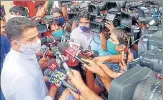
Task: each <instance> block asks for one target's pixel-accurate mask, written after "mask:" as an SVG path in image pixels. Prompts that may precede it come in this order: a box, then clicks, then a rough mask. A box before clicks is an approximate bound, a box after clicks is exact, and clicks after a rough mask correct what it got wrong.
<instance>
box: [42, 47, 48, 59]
mask: <svg viewBox="0 0 163 100" xmlns="http://www.w3.org/2000/svg"><path fill="white" fill-rule="evenodd" d="M48 50H49V48H48V47H47V46H46V45H42V46H41V51H42V53H43V58H45V55H46V53H47V52H48Z"/></svg>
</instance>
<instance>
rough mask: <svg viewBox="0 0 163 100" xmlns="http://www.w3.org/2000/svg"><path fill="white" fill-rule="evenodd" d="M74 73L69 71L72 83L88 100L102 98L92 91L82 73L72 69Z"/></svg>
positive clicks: (99, 99)
mask: <svg viewBox="0 0 163 100" xmlns="http://www.w3.org/2000/svg"><path fill="white" fill-rule="evenodd" d="M71 71H72V73H69V74H68V76H69V78H70V81H71V82H72V84H74V85H75V87H76V88H77V89H78V90H79V91H80V93H81V95H82V96H83V97H84V98H85V99H86V100H102V99H101V98H100V97H99V96H97V95H96V94H95V93H94V92H93V91H91V90H90V89H89V88H88V87H87V86H86V85H85V84H84V82H83V80H82V78H81V75H80V73H79V72H78V71H75V70H71Z"/></svg>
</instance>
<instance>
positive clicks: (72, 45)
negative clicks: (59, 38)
mask: <svg viewBox="0 0 163 100" xmlns="http://www.w3.org/2000/svg"><path fill="white" fill-rule="evenodd" d="M69 45H70V47H72V48H74V49H77V50H81V44H79V43H77V42H72V41H70V42H69Z"/></svg>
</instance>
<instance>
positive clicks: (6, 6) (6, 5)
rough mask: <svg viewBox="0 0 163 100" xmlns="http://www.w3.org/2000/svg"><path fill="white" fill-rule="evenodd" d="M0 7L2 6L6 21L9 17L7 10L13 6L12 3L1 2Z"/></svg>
mask: <svg viewBox="0 0 163 100" xmlns="http://www.w3.org/2000/svg"><path fill="white" fill-rule="evenodd" d="M1 5H4V7H5V12H6V16H5V17H6V19H7V20H8V18H9V17H10V13H9V9H10V8H11V7H12V6H13V1H1Z"/></svg>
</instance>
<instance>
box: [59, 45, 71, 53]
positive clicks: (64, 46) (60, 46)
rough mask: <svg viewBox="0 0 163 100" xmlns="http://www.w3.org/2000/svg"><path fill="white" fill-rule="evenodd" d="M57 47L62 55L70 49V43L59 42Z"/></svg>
mask: <svg viewBox="0 0 163 100" xmlns="http://www.w3.org/2000/svg"><path fill="white" fill-rule="evenodd" d="M57 47H58V49H59V51H60V52H61V53H64V51H65V50H66V49H67V48H68V47H69V43H68V42H59V43H58V45H57Z"/></svg>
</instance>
